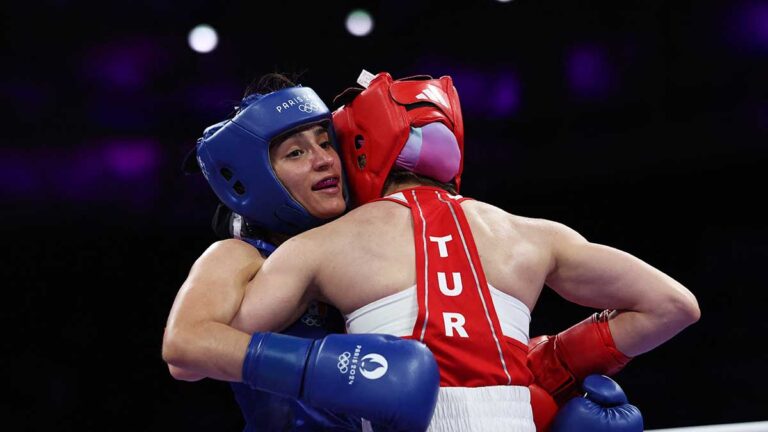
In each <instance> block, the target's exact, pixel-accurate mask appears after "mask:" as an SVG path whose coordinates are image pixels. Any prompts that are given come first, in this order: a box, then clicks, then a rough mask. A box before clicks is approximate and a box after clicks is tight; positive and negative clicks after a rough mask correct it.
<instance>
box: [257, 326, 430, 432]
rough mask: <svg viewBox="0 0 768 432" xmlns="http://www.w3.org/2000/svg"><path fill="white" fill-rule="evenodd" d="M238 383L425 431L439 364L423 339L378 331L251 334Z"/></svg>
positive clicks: (392, 427)
mask: <svg viewBox="0 0 768 432" xmlns="http://www.w3.org/2000/svg"><path fill="white" fill-rule="evenodd" d="M243 382H245V383H247V384H249V385H250V386H251V387H253V388H254V389H258V390H264V391H268V392H272V393H276V394H280V395H283V396H288V397H293V398H298V399H300V400H302V401H304V402H306V403H308V404H310V405H312V406H314V407H317V408H324V409H329V410H332V411H334V412H339V413H346V414H352V415H355V416H360V417H363V418H365V419H367V420H369V421H371V422H373V423H377V424H381V425H385V426H387V428H388V429H389V430H393V431H425V430H426V429H427V427H428V426H429V422H430V420H431V419H432V414H433V413H434V409H435V404H436V403H437V394H438V391H439V388H440V376H439V372H438V368H437V362H436V361H435V358H434V356H433V355H432V353H431V352H430V351H429V349H427V347H426V346H425V345H423V344H422V343H420V342H416V341H412V340H407V339H401V338H398V337H395V336H390V335H377V334H351V335H344V334H332V335H328V336H326V337H324V338H322V339H318V340H310V339H303V338H298V337H294V336H288V335H283V334H279V333H255V334H254V335H253V337H252V338H251V342H250V344H249V345H248V351H247V353H246V356H245V360H244V362H243Z"/></svg>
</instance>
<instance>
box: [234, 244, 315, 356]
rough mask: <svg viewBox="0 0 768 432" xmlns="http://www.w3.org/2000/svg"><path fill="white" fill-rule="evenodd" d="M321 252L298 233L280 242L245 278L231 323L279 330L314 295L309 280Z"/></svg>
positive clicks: (245, 327)
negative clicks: (241, 295)
mask: <svg viewBox="0 0 768 432" xmlns="http://www.w3.org/2000/svg"><path fill="white" fill-rule="evenodd" d="M321 256H322V252H320V247H319V245H316V244H314V243H312V242H311V241H306V240H305V239H304V238H303V236H302V235H299V236H296V237H293V238H291V239H289V240H288V241H286V242H285V243H283V244H282V245H280V247H279V248H278V249H277V250H275V252H273V253H272V255H270V256H269V258H268V259H267V260H265V261H264V263H263V265H262V267H261V269H260V270H259V272H258V273H257V274H256V275H255V276H254V277H253V279H251V280H250V281H249V282H248V285H247V287H246V290H245V296H244V298H243V301H242V304H241V305H240V307H239V310H238V312H237V314H236V315H235V317H234V319H233V321H232V326H233V327H234V328H236V329H238V330H241V331H244V332H246V333H248V334H253V333H255V332H265V331H280V330H282V329H284V328H285V327H287V326H288V325H290V324H291V323H292V322H294V321H295V320H296V319H297V318H298V317H299V316H300V315H301V313H302V312H303V311H304V310H306V309H307V306H308V305H309V302H310V301H312V300H315V299H317V295H316V291H315V290H314V288H313V284H312V282H313V274H314V271H315V269H316V265H318V261H319V260H321V258H320V257H321ZM247 345H248V344H246V345H245V346H247Z"/></svg>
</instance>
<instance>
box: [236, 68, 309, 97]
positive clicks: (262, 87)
mask: <svg viewBox="0 0 768 432" xmlns="http://www.w3.org/2000/svg"><path fill="white" fill-rule="evenodd" d="M297 79H298V74H294V76H293V77H292V78H291V77H288V76H287V75H286V74H284V73H280V72H271V73H268V74H265V75H262V76H261V77H260V78H256V79H254V80H253V81H251V83H250V84H249V85H248V87H246V88H245V94H244V95H243V97H246V96H248V95H251V94H253V93H261V94H267V93H272V92H273V91H277V90H282V89H284V88H288V87H296V83H295V81H296V80H297Z"/></svg>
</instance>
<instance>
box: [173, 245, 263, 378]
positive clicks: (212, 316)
mask: <svg viewBox="0 0 768 432" xmlns="http://www.w3.org/2000/svg"><path fill="white" fill-rule="evenodd" d="M262 262H263V258H262V257H261V255H260V254H259V252H258V251H257V250H256V249H254V248H253V247H252V246H251V245H249V244H247V243H245V242H242V241H240V240H234V239H229V240H223V241H220V242H216V243H214V244H213V245H211V246H210V247H209V248H208V249H207V250H206V251H205V252H204V253H203V254H202V255H201V256H200V258H198V259H197V261H196V262H195V263H194V265H193V266H192V268H191V270H190V273H189V276H188V277H187V279H186V280H185V281H184V284H183V285H182V286H181V289H180V290H179V292H178V294H177V295H176V299H175V300H174V303H173V306H172V308H171V312H170V315H169V317H168V322H167V325H166V328H165V333H164V335H163V359H164V360H165V361H166V362H167V363H168V368H169V370H170V373H171V375H172V376H173V377H174V378H176V379H180V380H185V381H196V380H199V379H201V378H204V377H210V378H215V379H219V380H225V381H239V380H240V374H241V370H242V364H243V358H244V352H245V350H246V348H247V346H248V343H249V341H250V338H251V336H250V334H247V333H243V332H241V331H239V330H236V329H234V328H232V327H230V325H229V324H230V322H231V321H232V319H233V318H234V317H235V315H236V313H237V311H238V309H239V307H240V304H241V302H242V299H243V294H244V292H245V287H246V284H247V283H248V281H249V280H250V279H251V278H252V277H253V275H254V274H256V273H257V272H258V270H259V267H260V266H261V263H262Z"/></svg>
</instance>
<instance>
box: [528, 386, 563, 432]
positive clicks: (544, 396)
mask: <svg viewBox="0 0 768 432" xmlns="http://www.w3.org/2000/svg"><path fill="white" fill-rule="evenodd" d="M528 389H529V390H530V391H531V409H532V410H533V423H534V424H535V425H536V431H537V432H544V431H547V430H549V426H550V425H551V424H552V421H553V420H554V419H555V414H557V410H558V406H557V404H556V403H555V400H554V399H552V396H550V394H549V393H547V391H546V390H544V389H543V388H541V387H539V386H538V385H536V383H533V384H531V385H529V386H528Z"/></svg>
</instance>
